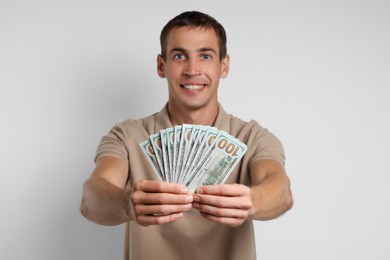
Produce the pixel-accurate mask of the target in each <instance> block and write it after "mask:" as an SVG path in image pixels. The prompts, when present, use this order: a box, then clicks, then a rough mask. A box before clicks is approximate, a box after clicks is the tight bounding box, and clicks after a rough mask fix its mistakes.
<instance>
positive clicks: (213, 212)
mask: <svg viewBox="0 0 390 260" xmlns="http://www.w3.org/2000/svg"><path fill="white" fill-rule="evenodd" d="M250 176H251V183H252V185H251V187H247V186H245V185H241V184H223V185H210V186H203V187H200V188H198V189H197V194H195V195H194V204H193V205H194V207H195V208H197V209H198V210H199V211H200V213H201V215H202V216H204V217H205V218H206V219H208V220H211V221H215V222H218V223H221V224H225V225H229V226H231V227H236V226H239V225H241V224H242V223H243V222H244V221H245V219H247V218H250V219H255V220H269V219H273V218H276V217H278V216H280V215H281V214H283V213H284V212H286V211H287V210H289V209H290V208H291V207H292V195H291V190H290V180H289V178H288V177H287V175H286V173H285V171H284V168H283V166H282V165H281V164H280V163H279V162H277V161H274V160H259V161H257V162H255V163H254V164H253V166H252V167H251V168H250Z"/></svg>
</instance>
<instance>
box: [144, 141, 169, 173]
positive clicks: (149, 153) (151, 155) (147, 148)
mask: <svg viewBox="0 0 390 260" xmlns="http://www.w3.org/2000/svg"><path fill="white" fill-rule="evenodd" d="M139 145H140V146H141V150H142V151H143V152H144V154H145V156H146V158H147V159H148V161H149V163H150V164H151V166H152V168H153V170H154V171H155V172H156V175H157V176H158V177H159V179H160V180H163V179H164V176H163V174H162V172H161V170H160V166H159V164H158V162H157V158H156V153H155V152H154V149H153V146H152V143H151V142H150V139H147V140H145V141H143V142H142V143H140V144H139Z"/></svg>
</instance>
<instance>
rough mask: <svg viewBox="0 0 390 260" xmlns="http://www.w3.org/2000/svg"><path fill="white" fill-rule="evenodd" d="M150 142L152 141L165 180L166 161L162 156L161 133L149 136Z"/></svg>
mask: <svg viewBox="0 0 390 260" xmlns="http://www.w3.org/2000/svg"><path fill="white" fill-rule="evenodd" d="M149 139H150V142H151V143H152V146H153V150H154V152H155V154H156V159H157V163H158V165H159V167H160V170H161V173H162V176H163V180H165V171H164V162H163V160H162V159H163V156H162V149H161V148H162V147H161V137H160V133H156V134H153V135H151V136H150V137H149Z"/></svg>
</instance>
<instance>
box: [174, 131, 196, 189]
mask: <svg viewBox="0 0 390 260" xmlns="http://www.w3.org/2000/svg"><path fill="white" fill-rule="evenodd" d="M192 128H193V125H189V124H183V126H182V131H181V139H180V146H179V152H178V158H177V164H176V178H178V180H179V183H180V180H181V179H182V176H181V171H182V168H183V165H184V162H185V156H186V150H188V147H189V145H190V139H191V131H192Z"/></svg>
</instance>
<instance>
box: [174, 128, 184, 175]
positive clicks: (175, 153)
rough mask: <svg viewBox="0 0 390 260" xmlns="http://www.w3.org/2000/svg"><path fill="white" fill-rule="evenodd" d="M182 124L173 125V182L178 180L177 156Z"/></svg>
mask: <svg viewBox="0 0 390 260" xmlns="http://www.w3.org/2000/svg"><path fill="white" fill-rule="evenodd" d="M182 128H183V127H182V126H181V125H180V126H175V134H174V137H175V139H174V141H173V146H174V147H173V179H174V180H175V182H178V179H179V178H178V174H177V161H178V157H179V151H180V140H181V131H182Z"/></svg>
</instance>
